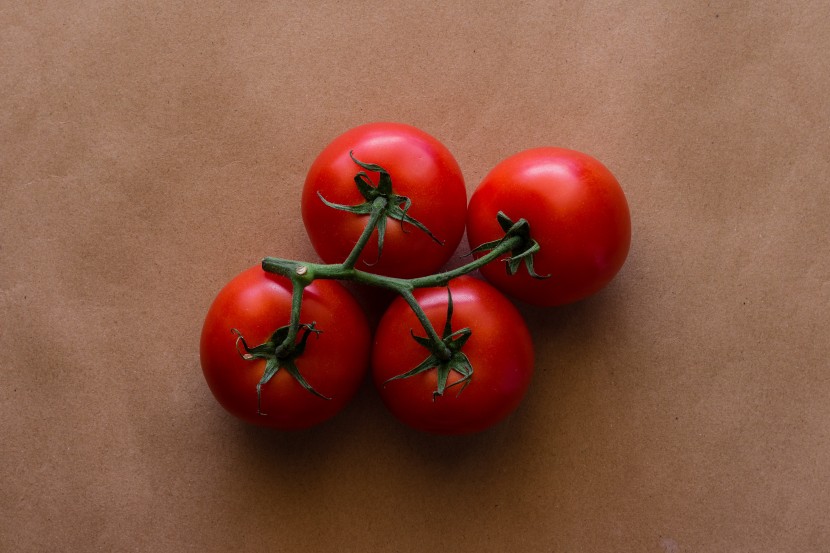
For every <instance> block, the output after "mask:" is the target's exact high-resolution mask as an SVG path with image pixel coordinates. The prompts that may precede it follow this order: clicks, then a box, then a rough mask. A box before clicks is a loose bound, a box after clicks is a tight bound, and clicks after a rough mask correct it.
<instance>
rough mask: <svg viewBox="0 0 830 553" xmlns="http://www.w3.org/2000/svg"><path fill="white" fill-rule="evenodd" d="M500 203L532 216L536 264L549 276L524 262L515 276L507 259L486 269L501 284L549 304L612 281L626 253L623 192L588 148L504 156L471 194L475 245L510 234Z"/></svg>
mask: <svg viewBox="0 0 830 553" xmlns="http://www.w3.org/2000/svg"><path fill="white" fill-rule="evenodd" d="M499 211H502V212H504V213H505V215H507V216H508V217H509V218H510V219H512V220H513V221H517V220H519V219H520V218H524V219H526V220H527V221H528V222H529V223H530V235H531V238H533V239H535V240H536V241H537V242H538V243H539V246H540V247H541V249H540V251H539V252H537V253H536V254H535V256H534V268H535V271H536V273H537V274H539V275H543V276H544V275H548V274H549V275H550V278H547V279H543V280H538V279H534V278H532V277H531V276H530V275H529V274H528V271H527V270H526V269H525V268H524V267H521V268H520V269H519V271H518V273H516V274H515V275H512V276H510V275H508V274H507V271H506V270H505V266H504V263H500V262H495V261H494V262H492V263H489V264H487V265H486V266H485V267H484V268H483V269H482V271H481V272H482V274H483V275H484V277H485V278H486V279H487V280H488V281H490V282H491V283H493V285H495V286H496V288H498V289H499V290H501V291H502V292H504V293H506V294H508V295H510V296H512V297H515V298H518V299H521V300H523V301H526V302H528V303H532V304H536V305H548V306H551V305H561V304H565V303H570V302H573V301H577V300H580V299H582V298H585V297H587V296H589V295H591V294H593V293H594V292H597V291H598V290H599V289H601V288H602V287H603V286H605V285H606V284H608V282H609V281H610V280H611V279H612V278H613V277H614V275H616V274H617V272H618V271H619V270H620V268H621V267H622V265H623V263H624V262H625V258H626V256H627V255H628V249H629V246H630V244H631V219H630V216H629V212H628V203H627V202H626V199H625V195H624V194H623V191H622V189H621V188H620V185H619V183H618V182H617V179H616V178H614V175H612V174H611V172H610V171H609V170H608V169H606V168H605V166H604V165H602V163H600V162H599V161H597V160H596V159H594V158H593V157H591V156H588V155H586V154H583V153H580V152H576V151H573V150H566V149H563V148H537V149H532V150H526V151H524V152H521V153H518V154H516V155H514V156H512V157H509V158H507V159H505V160H504V161H502V162H501V163H499V164H498V165H497V166H496V167H495V168H494V169H493V170H492V171H491V172H490V173H489V174H488V175H487V176H486V177H485V178H484V180H483V181H482V182H481V184H480V185H479V187H478V188H477V189H476V191H475V192H474V193H473V196H472V198H471V199H470V205H469V209H468V213H467V237H468V239H469V241H470V246H471V247H476V246H478V245H480V244H483V243H485V242H489V241H492V240H498V239H499V238H501V237H502V236H504V231H503V230H502V229H501V227H500V226H499V224H498V222H497V220H496V215H497V213H498V212H499ZM478 255H480V254H478ZM505 257H506V256H505Z"/></svg>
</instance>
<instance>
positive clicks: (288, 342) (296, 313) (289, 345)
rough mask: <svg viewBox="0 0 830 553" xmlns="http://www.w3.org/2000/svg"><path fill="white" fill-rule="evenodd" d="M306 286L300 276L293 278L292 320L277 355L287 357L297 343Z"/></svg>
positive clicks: (276, 352)
mask: <svg viewBox="0 0 830 553" xmlns="http://www.w3.org/2000/svg"><path fill="white" fill-rule="evenodd" d="M305 287H306V284H305V283H304V282H301V281H300V280H299V279H298V278H293V277H292V278H291V322H290V323H288V335H287V336H286V337H285V340H283V342H282V344H280V345H279V346H278V347H277V349H276V351H275V352H274V355H275V356H276V357H287V356H288V355H290V354H291V353H292V351H293V350H294V346H295V344H296V343H297V334H298V333H299V332H300V309H301V308H302V306H303V290H305Z"/></svg>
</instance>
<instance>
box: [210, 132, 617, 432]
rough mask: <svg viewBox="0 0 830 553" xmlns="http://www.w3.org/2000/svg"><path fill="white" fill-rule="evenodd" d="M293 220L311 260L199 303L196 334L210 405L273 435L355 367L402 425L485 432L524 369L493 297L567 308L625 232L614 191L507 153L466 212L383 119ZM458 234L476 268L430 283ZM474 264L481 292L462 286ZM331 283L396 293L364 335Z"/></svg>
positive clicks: (437, 161)
mask: <svg viewBox="0 0 830 553" xmlns="http://www.w3.org/2000/svg"><path fill="white" fill-rule="evenodd" d="M302 215H303V221H304V223H305V227H306V230H307V232H308V235H309V238H310V239H311V242H312V244H313V246H314V248H315V250H316V251H317V253H318V254H319V255H320V257H321V258H322V259H323V261H324V262H325V264H322V265H321V264H313V263H308V264H303V263H301V262H293V261H286V260H276V261H274V262H273V263H271V264H270V265H267V267H266V268H269V271H266V270H265V269H264V268H263V266H266V264H265V263H263V266H256V267H252V268H250V269H248V270H247V271H245V272H243V273H242V274H240V275H239V276H237V277H236V278H234V279H233V280H232V281H231V282H230V283H228V284H227V285H226V286H225V287H224V288H223V289H222V290H221V292H220V293H219V295H218V296H217V298H216V299H215V300H214V302H213V304H212V305H211V307H210V309H209V311H208V314H207V317H206V320H205V323H204V327H203V331H202V338H201V362H202V369H203V372H204V375H205V379H206V380H207V383H208V385H209V387H210V389H211V391H212V392H213V394H214V396H215V397H216V399H217V400H218V401H219V403H220V404H221V405H222V406H223V407H225V408H226V409H227V410H228V411H229V412H230V413H232V414H233V415H235V416H237V417H239V418H241V419H243V420H245V421H247V422H251V423H254V424H259V425H263V426H271V427H276V428H281V429H299V428H306V427H309V426H312V425H315V424H318V423H320V422H323V421H325V420H327V419H329V418H330V417H332V416H334V415H335V414H336V413H337V412H339V411H340V410H341V409H342V408H343V407H344V406H345V405H346V404H347V403H348V402H349V400H350V399H351V398H352V397H353V396H354V394H355V392H356V391H357V389H358V388H359V386H360V384H361V382H362V381H363V379H364V376H365V373H366V371H367V370H368V369H369V368H371V371H372V380H373V381H374V383H375V385H376V387H377V389H378V391H379V393H380V395H381V397H382V399H383V401H384V403H385V404H386V406H387V407H388V408H389V410H390V411H391V412H392V413H393V414H394V415H395V416H396V417H397V418H398V419H400V420H401V421H403V422H404V423H406V424H407V425H409V426H411V427H413V428H416V429H418V430H423V431H427V432H434V433H441V434H461V433H470V432H477V431H481V430H484V429H486V428H488V427H490V426H492V425H494V424H496V423H497V422H499V421H501V420H503V419H504V418H505V417H507V415H509V414H510V413H511V412H512V411H513V410H515V408H516V407H517V406H518V405H519V403H520V402H521V400H522V398H523V397H524V395H525V392H526V390H527V387H528V385H529V383H530V379H531V375H532V372H533V346H532V343H531V338H530V331H529V330H528V328H527V325H526V324H525V322H524V320H523V318H522V317H521V315H520V313H519V311H518V310H517V309H516V307H514V305H513V304H512V303H511V302H510V300H508V299H507V297H505V295H504V294H506V295H507V296H510V297H512V298H516V299H519V300H522V301H524V302H528V303H531V304H536V305H544V306H554V305H561V304H565V303H570V302H574V301H577V300H580V299H582V298H585V297H586V296H588V295H590V294H593V293H595V292H597V291H598V290H600V289H601V288H602V287H603V286H605V285H606V284H607V283H608V282H609V281H610V280H611V279H612V278H613V277H614V275H615V274H616V273H617V272H618V271H619V270H620V268H621V267H622V265H623V262H624V261H625V258H626V256H627V254H628V249H629V245H630V237H631V226H630V218H629V211H628V204H627V202H626V199H625V196H624V194H623V192H622V189H621V188H620V186H619V184H618V183H617V181H616V179H615V178H614V176H613V175H612V174H611V173H610V171H608V169H607V168H605V166H603V165H602V164H601V163H600V162H599V161H597V160H596V159H594V158H592V157H590V156H588V155H586V154H582V153H579V152H576V151H572V150H566V149H562V148H538V149H533V150H526V151H524V152H521V153H519V154H516V155H514V156H512V157H510V158H508V159H506V160H504V161H502V162H501V163H499V164H498V165H497V166H496V167H495V168H494V169H493V170H492V171H491V172H490V173H489V174H488V175H487V176H486V177H485V178H484V180H483V181H482V183H481V184H480V185H479V186H478V188H477V189H476V190H475V192H474V193H473V195H472V198H471V199H470V202H469V206H468V204H467V196H466V188H465V184H464V179H463V176H462V174H461V170H460V169H459V166H458V163H457V162H456V161H455V159H454V158H453V156H452V154H451V153H450V152H449V150H447V148H446V147H444V146H443V145H442V144H441V143H440V142H438V141H437V140H436V139H435V138H433V137H432V136H430V135H428V134H426V133H425V132H423V131H421V130H418V129H416V128H414V127H411V126H408V125H402V124H395V123H375V124H368V125H363V126H360V127H357V128H354V129H352V130H350V131H348V132H346V133H344V134H343V135H341V136H339V137H337V138H336V139H335V140H334V141H333V142H332V143H331V144H329V145H328V146H327V147H326V148H325V149H324V150H323V152H322V153H321V154H320V155H319V156H318V157H317V159H316V160H315V161H314V163H313V164H312V166H311V168H310V170H309V172H308V176H307V178H306V182H305V187H304V189H303V195H302ZM465 229H466V231H467V236H468V240H469V242H470V247H471V249H472V251H473V252H474V254H475V256H476V260H475V261H473V262H471V263H470V264H469V265H466V266H464V267H462V268H459V269H454V270H453V271H452V272H451V273H438V274H435V272H436V271H438V270H440V268H441V267H442V266H443V265H444V264H445V263H446V262H447V261H448V260H449V258H450V256H451V255H452V254H453V253H454V252H455V251H456V248H457V246H458V244H459V242H460V241H461V238H462V236H463V234H464V231H465ZM488 252H491V253H488ZM269 259H270V258H269ZM275 267H276V268H275ZM479 267H480V269H481V274H482V275H483V276H484V278H485V279H487V281H488V282H489V283H490V284H488V283H487V282H485V281H482V280H480V279H476V278H473V277H471V276H466V273H468V272H471V271H473V270H474V269H476V268H479ZM277 273H279V274H277ZM336 280H349V281H353V282H356V283H358V284H370V285H375V286H381V287H386V288H388V289H391V290H395V291H397V292H398V293H399V294H400V297H399V298H397V299H396V300H395V301H394V302H392V304H391V305H390V306H389V307H388V309H387V310H386V312H385V313H384V315H383V316H382V318H381V320H380V323H379V325H378V328H377V330H376V331H375V332H374V336H372V332H371V331H370V327H369V324H368V322H367V318H366V316H365V314H364V312H363V310H362V308H361V306H360V305H359V303H358V302H357V301H356V300H355V299H354V298H353V297H352V295H351V294H350V293H349V292H348V291H347V290H346V288H345V287H343V286H342V285H341V284H340V283H339V282H336ZM249 344H252V345H253V347H251V345H249Z"/></svg>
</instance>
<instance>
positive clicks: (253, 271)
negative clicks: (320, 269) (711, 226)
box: [200, 265, 371, 430]
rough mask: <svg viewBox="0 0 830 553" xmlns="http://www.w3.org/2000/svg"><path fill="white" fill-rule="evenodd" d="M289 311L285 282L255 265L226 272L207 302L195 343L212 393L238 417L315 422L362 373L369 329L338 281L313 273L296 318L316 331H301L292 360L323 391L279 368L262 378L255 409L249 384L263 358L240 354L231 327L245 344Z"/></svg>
mask: <svg viewBox="0 0 830 553" xmlns="http://www.w3.org/2000/svg"><path fill="white" fill-rule="evenodd" d="M290 316H291V282H290V281H289V280H288V279H286V278H284V277H281V276H278V275H274V274H272V273H267V272H265V271H264V270H263V269H262V267H260V266H259V265H257V266H254V267H251V268H250V269H248V270H246V271H244V272H242V273H241V274H239V275H238V276H236V277H235V278H234V279H233V280H231V281H230V282H229V283H228V284H227V285H226V286H225V287H224V288H223V289H222V290H221V291H220V292H219V294H218V295H217V297H216V299H215V300H214V301H213V304H212V305H211V306H210V309H209V310H208V314H207V317H206V318H205V323H204V326H203V328H202V337H201V346H200V350H201V351H200V353H201V363H202V371H203V373H204V377H205V380H206V381H207V384H208V386H209V387H210V390H211V392H213V395H214V396H215V397H216V399H217V401H219V403H220V404H221V405H222V406H223V407H224V408H225V409H226V410H227V411H228V412H230V413H231V414H233V415H235V416H237V417H239V418H240V419H242V420H244V421H246V422H249V423H252V424H256V425H259V426H268V427H273V428H279V429H283V430H295V429H301V428H307V427H310V426H313V425H316V424H319V423H321V422H323V421H325V420H327V419H329V418H331V417H332V416H334V415H335V414H336V413H338V412H339V411H340V410H341V409H343V407H345V406H346V404H347V403H348V402H349V400H351V398H352V397H353V396H354V394H355V392H356V391H357V389H358V388H359V386H360V384H361V382H362V380H363V377H364V375H365V373H366V369H367V367H368V364H369V363H368V362H369V349H370V346H371V332H370V329H369V324H368V322H367V320H366V317H365V315H364V314H363V311H362V310H361V309H360V306H359V305H358V303H357V301H356V300H355V299H354V298H353V297H352V296H351V294H350V293H349V292H348V291H347V290H346V289H345V288H343V286H341V285H340V284H338V283H336V282H333V281H328V280H318V281H315V282H313V283H312V284H311V285H309V286H308V287H306V289H305V290H304V293H303V305H302V309H301V312H300V322H301V323H311V322H315V323H316V326H317V328H319V329H320V330H322V331H323V332H322V333H321V334H319V335H318V336H317V337H315V336H310V337H309V340H308V343H307V346H306V348H305V351H304V352H303V353H302V355H301V356H300V357H298V358H297V359H296V364H297V366H298V367H299V370H300V373H301V374H302V375H303V376H304V377H305V379H306V380H307V381H308V383H309V384H310V385H311V386H312V387H313V388H314V389H315V390H317V391H318V392H320V393H321V394H323V395H324V396H327V397H329V398H331V399H330V400H325V399H322V398H320V397H318V396H315V395H314V394H312V393H311V392H309V391H308V390H306V389H304V388H303V387H302V386H301V385H300V384H299V383H298V382H297V381H296V380H295V379H294V378H293V377H292V376H291V375H290V374H289V373H288V372H287V371H286V370H285V369H282V368H281V369H280V370H279V371H277V373H276V374H275V375H274V376H273V378H271V380H270V381H269V382H268V383H266V384H265V385H263V386H262V412H263V413H266V414H267V416H266V415H260V414H258V413H257V394H256V385H257V383H258V382H259V380H260V378H262V375H263V373H264V371H265V361H264V360H261V359H260V360H254V361H246V360H244V359H242V358H241V357H240V355H239V353H238V352H237V350H236V346H235V342H236V336H235V335H234V334H233V333H232V332H231V329H233V328H236V329H238V330H239V332H241V333H242V335H243V336H244V337H245V340H246V341H247V342H248V345H249V346H251V347H253V346H256V345H258V344H261V343H263V342H265V341H266V340H267V339H268V338H269V337H270V335H271V333H273V332H274V331H275V330H276V329H277V328H279V327H281V326H285V325H287V324H288V323H289V320H290Z"/></svg>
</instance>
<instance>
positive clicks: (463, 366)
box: [384, 288, 473, 401]
mask: <svg viewBox="0 0 830 553" xmlns="http://www.w3.org/2000/svg"><path fill="white" fill-rule="evenodd" d="M409 332H410V334H411V335H412V338H413V339H414V340H415V341H416V342H418V343H419V344H420V345H422V346H424V347H425V348H427V349H428V350H429V351H430V355H429V356H428V357H427V358H426V359H424V360H423V361H422V362H421V363H420V364H418V366H417V367H415V368H414V369H412V370H409V371H407V372H405V373H403V374H399V375H397V376H393V377H392V378H390V379H389V380H387V381H386V382H384V385H386V384H388V383H389V382H391V381H393V380H400V379H403V378H409V377H411V376H415V375H416V374H420V373H422V372H424V371H428V370H431V369H435V370H436V371H437V373H438V386H437V388H436V389H435V391H434V392H432V400H433V401H435V398H436V397H438V396H443V395H444V392H445V391H446V390H448V389H449V388H452V387H453V386H458V385H461V389H460V390H459V391H458V395H461V392H463V391H464V388H466V387H467V385H468V384H469V383H470V381H471V380H472V378H473V366H472V365H471V364H470V360H469V359H468V358H467V356H466V355H465V354H464V352H462V351H461V348H462V347H463V346H464V344H466V343H467V340H469V339H470V335H471V334H472V332H473V331H472V330H470V329H469V328H462V329H461V330H456V331H455V332H453V331H452V292H450V289H449V288H447V322H446V324H445V325H444V332H443V334H442V336H441V343H440V345H439V344H435V343H434V342H433V341H432V340H430V339H429V338H425V337H422V336H416V335H415V333H414V332H413V331H412V330H410V331H409ZM447 352H449V355H447ZM451 372H456V373H458V374H459V375H461V378H460V379H459V380H457V381H455V382H453V383H452V384H450V385H447V381H448V379H449V376H450V373H451Z"/></svg>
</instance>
